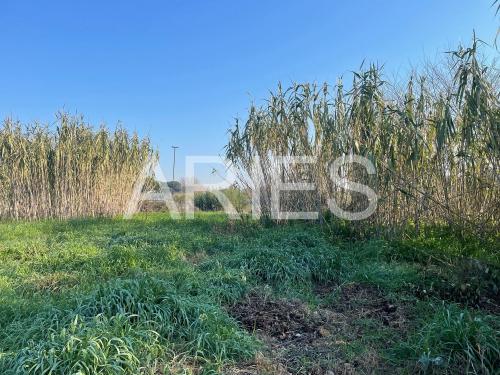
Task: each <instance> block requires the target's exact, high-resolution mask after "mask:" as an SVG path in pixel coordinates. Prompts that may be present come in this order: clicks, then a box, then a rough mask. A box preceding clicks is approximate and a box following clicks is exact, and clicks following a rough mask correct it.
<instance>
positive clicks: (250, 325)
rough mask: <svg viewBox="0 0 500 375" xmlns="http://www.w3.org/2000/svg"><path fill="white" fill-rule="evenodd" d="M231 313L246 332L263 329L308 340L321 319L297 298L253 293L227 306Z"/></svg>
mask: <svg viewBox="0 0 500 375" xmlns="http://www.w3.org/2000/svg"><path fill="white" fill-rule="evenodd" d="M231 314H232V315H233V316H234V317H235V318H236V319H237V320H238V321H239V322H241V324H242V325H243V326H244V327H245V328H246V329H247V330H248V331H249V332H257V333H263V334H265V335H267V336H269V337H272V338H277V339H279V340H301V341H303V340H309V341H310V340H311V339H313V338H315V337H317V336H318V335H319V334H320V333H319V328H320V326H321V322H319V321H318V319H313V314H312V313H311V311H310V310H309V309H308V308H307V307H306V306H305V305H304V304H302V303H301V302H299V301H287V300H272V299H269V298H265V297H262V296H259V295H256V294H252V295H250V296H248V297H247V298H246V299H245V300H243V301H242V302H240V303H238V304H236V305H235V306H233V307H232V308H231Z"/></svg>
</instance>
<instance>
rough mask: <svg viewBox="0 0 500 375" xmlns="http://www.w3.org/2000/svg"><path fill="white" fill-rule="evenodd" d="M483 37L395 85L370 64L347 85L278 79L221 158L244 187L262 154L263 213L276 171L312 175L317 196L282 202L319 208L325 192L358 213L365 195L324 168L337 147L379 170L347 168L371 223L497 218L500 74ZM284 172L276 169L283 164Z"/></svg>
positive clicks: (293, 177)
mask: <svg viewBox="0 0 500 375" xmlns="http://www.w3.org/2000/svg"><path fill="white" fill-rule="evenodd" d="M479 45H480V42H479V41H478V40H477V39H476V38H474V39H473V42H472V45H471V47H468V48H462V47H461V48H459V49H458V50H457V51H454V52H452V53H450V54H449V55H448V56H449V58H447V59H446V61H445V64H442V65H433V66H428V67H426V68H425V69H424V70H423V71H422V72H421V73H418V74H417V73H415V74H413V75H412V76H411V77H410V78H409V79H408V81H407V82H406V84H404V85H402V87H403V88H402V89H400V88H399V87H401V86H398V85H396V84H390V83H389V82H387V81H385V80H384V79H383V75H382V70H381V68H380V67H378V66H375V65H371V66H370V67H369V68H367V69H364V70H362V71H361V72H357V73H354V76H353V83H352V85H351V87H350V89H349V90H347V89H345V87H344V85H343V83H342V80H339V82H338V83H337V84H336V85H335V86H334V87H332V86H330V85H328V84H324V85H323V86H321V87H318V86H317V85H315V84H294V85H293V86H292V87H289V88H288V89H286V90H285V89H283V88H282V87H281V85H280V86H278V90H277V92H276V93H272V94H271V97H270V98H269V99H268V101H267V102H266V104H265V105H263V106H256V105H252V106H251V108H250V110H249V113H248V119H247V120H246V122H245V123H244V124H243V125H242V124H241V123H240V121H237V122H236V124H235V126H234V128H233V129H231V130H230V134H229V142H228V144H227V146H226V157H227V159H228V160H229V161H230V162H232V163H233V165H234V166H235V167H236V168H237V169H238V171H239V174H240V179H241V183H242V184H243V185H246V186H250V183H249V180H248V176H249V175H250V174H251V166H252V163H253V162H254V161H255V160H257V158H258V160H259V161H260V165H261V170H262V172H263V174H262V175H261V176H260V180H261V184H262V186H263V188H262V189H261V190H262V191H261V193H262V194H261V197H262V202H263V211H264V214H269V213H270V210H271V208H270V200H271V194H270V190H271V188H270V187H271V184H272V183H273V177H274V176H276V175H277V174H278V173H281V177H283V178H285V179H287V180H289V181H297V182H301V181H309V182H314V183H315V184H316V186H317V191H316V194H314V193H313V194H311V193H310V192H309V193H303V194H302V195H300V194H295V196H293V195H288V198H287V196H286V195H285V196H284V199H283V201H284V203H285V206H286V207H289V208H290V207H291V208H294V209H300V210H312V209H314V208H315V207H316V208H317V207H318V206H321V207H323V208H324V207H325V205H326V199H327V198H328V197H332V198H336V199H337V200H338V201H340V202H342V205H343V207H344V208H346V209H348V210H350V211H359V210H362V209H363V207H366V204H367V202H366V197H364V196H363V195H359V194H350V193H348V192H346V191H345V190H343V189H339V188H337V187H336V186H334V185H333V184H332V181H331V179H330V173H329V167H330V164H331V163H332V161H333V160H334V159H335V158H337V157H339V156H341V155H350V154H358V155H362V156H365V157H367V158H368V159H370V160H371V161H372V162H373V163H374V165H375V167H376V176H375V177H370V178H369V176H367V175H366V173H362V172H363V171H362V170H360V169H359V168H355V167H350V168H346V170H345V171H344V173H345V175H346V176H347V177H349V178H350V179H351V180H357V181H359V182H363V183H365V184H368V185H370V186H372V187H373V188H374V189H375V190H376V191H377V193H378V196H379V202H378V210H377V212H376V215H374V216H373V217H372V218H371V221H370V222H372V223H376V224H382V225H386V226H388V227H392V228H396V227H400V226H403V225H406V224H407V223H408V222H413V223H414V224H415V225H417V226H418V225H419V223H421V222H424V221H425V222H445V223H448V224H452V225H457V226H459V227H460V228H464V227H466V226H469V227H471V226H472V227H475V228H484V227H485V226H488V225H490V224H494V223H498V221H499V220H500V184H499V178H498V176H499V167H500V106H499V103H500V94H499V85H498V83H499V82H500V75H499V71H498V69H496V67H495V66H493V65H491V64H490V65H491V66H488V65H487V64H486V63H485V62H484V60H481V59H480V58H479V52H478V48H479ZM280 155H286V156H294V155H295V156H312V157H314V160H315V161H316V162H315V163H314V164H312V165H303V164H301V165H298V164H295V165H293V164H292V165H288V166H283V165H282V164H281V163H280V162H279V161H277V159H276V156H280ZM280 171H281V172H280Z"/></svg>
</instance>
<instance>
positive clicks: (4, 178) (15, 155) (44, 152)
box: [0, 114, 153, 219]
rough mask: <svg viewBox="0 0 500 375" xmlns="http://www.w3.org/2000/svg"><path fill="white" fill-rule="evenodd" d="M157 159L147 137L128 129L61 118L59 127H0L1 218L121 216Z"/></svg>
mask: <svg viewBox="0 0 500 375" xmlns="http://www.w3.org/2000/svg"><path fill="white" fill-rule="evenodd" d="M151 156H153V150H152V148H151V145H150V144H149V141H148V140H147V139H145V140H141V139H139V138H138V137H137V135H132V136H130V135H129V134H128V133H127V131H125V130H124V129H121V128H118V129H116V130H115V131H114V132H110V131H109V130H107V129H106V128H104V127H102V128H101V129H100V130H98V131H95V130H94V129H93V128H92V127H91V126H90V125H89V124H87V123H85V122H84V121H83V119H82V118H79V117H70V116H68V115H66V114H61V115H59V117H58V123H57V128H56V129H55V131H53V129H51V128H49V127H47V126H42V125H39V124H33V125H22V124H20V123H19V122H14V121H12V120H10V119H7V120H5V121H4V123H3V124H1V125H0V218H3V219H39V218H47V217H57V218H70V217H89V216H102V215H108V216H109V215H118V214H121V213H123V212H124V210H125V207H126V204H127V202H128V200H129V199H130V196H131V194H132V190H133V187H134V183H135V181H136V180H137V178H138V176H139V174H140V172H141V171H142V169H143V168H144V164H145V163H146V161H147V160H148V159H149V158H150V157H151Z"/></svg>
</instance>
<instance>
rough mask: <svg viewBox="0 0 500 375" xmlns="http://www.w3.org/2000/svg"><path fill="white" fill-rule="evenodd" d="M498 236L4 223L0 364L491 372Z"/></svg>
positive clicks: (151, 222) (259, 226) (152, 217)
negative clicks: (393, 236) (389, 236)
mask: <svg viewBox="0 0 500 375" xmlns="http://www.w3.org/2000/svg"><path fill="white" fill-rule="evenodd" d="M498 245H499V241H498V238H490V239H484V240H481V241H480V240H477V239H476V240H474V241H471V240H467V239H462V240H460V241H459V240H458V239H457V238H456V237H454V236H452V235H450V234H448V233H447V232H446V231H444V230H440V229H439V228H427V229H426V230H424V231H423V232H422V234H421V235H420V236H416V235H415V236H408V237H405V239H401V240H398V241H390V242H388V241H384V240H380V239H374V238H370V237H367V239H364V240H360V239H354V238H351V236H350V235H349V233H347V232H346V231H345V230H342V228H341V227H340V226H334V227H332V226H330V225H323V226H320V225H317V224H313V223H289V224H286V225H274V224H268V225H266V224H263V223H258V222H253V221H249V220H245V221H241V222H236V223H235V222H231V221H228V220H227V219H226V218H225V217H224V216H223V215H222V214H218V213H198V214H197V218H196V219H195V220H180V221H174V220H171V219H170V218H169V217H168V216H167V215H166V214H160V213H155V214H147V215H146V214H142V215H141V216H138V217H137V218H135V219H133V220H129V221H124V220H119V219H114V220H112V219H93V220H73V221H38V222H30V223H28V222H26V223H24V222H18V223H3V224H0V373H2V374H17V373H20V374H24V373H25V374H138V373H145V374H148V373H152V374H169V373H185V374H191V373H192V374H198V373H225V374H287V373H291V374H354V373H360V374H363V373H415V372H419V371H420V372H429V373H449V374H456V373H465V372H470V373H482V374H493V373H495V370H496V369H498V368H500V352H499V350H500V319H498V318H499V314H500V307H499V294H498V288H497V286H498V275H499V274H498V264H499V259H498V256H499V255H498V248H499V246H498ZM329 371H330V372H329Z"/></svg>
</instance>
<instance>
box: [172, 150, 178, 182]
mask: <svg viewBox="0 0 500 375" xmlns="http://www.w3.org/2000/svg"><path fill="white" fill-rule="evenodd" d="M172 148H173V149H174V163H173V165H172V181H175V150H177V149H178V148H179V146H172Z"/></svg>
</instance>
